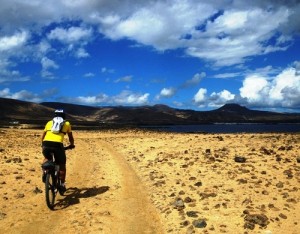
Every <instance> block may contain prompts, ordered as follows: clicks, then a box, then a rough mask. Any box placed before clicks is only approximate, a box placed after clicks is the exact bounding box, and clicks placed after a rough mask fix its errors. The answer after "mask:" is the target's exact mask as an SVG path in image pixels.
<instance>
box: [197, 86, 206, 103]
mask: <svg viewBox="0 0 300 234" xmlns="http://www.w3.org/2000/svg"><path fill="white" fill-rule="evenodd" d="M206 93H207V90H206V89H204V88H200V89H199V90H198V92H197V93H196V94H195V96H194V102H195V103H196V104H197V105H199V104H200V105H201V104H204V103H205V102H206Z"/></svg>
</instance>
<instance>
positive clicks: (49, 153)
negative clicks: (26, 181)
mask: <svg viewBox="0 0 300 234" xmlns="http://www.w3.org/2000/svg"><path fill="white" fill-rule="evenodd" d="M42 153H43V155H44V161H43V162H42V165H43V164H44V163H45V162H47V161H52V160H53V149H52V148H49V147H46V146H44V145H43V148H42ZM45 180H46V171H44V169H43V168H42V181H43V182H44V183H45Z"/></svg>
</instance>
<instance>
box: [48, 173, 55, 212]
mask: <svg viewBox="0 0 300 234" xmlns="http://www.w3.org/2000/svg"><path fill="white" fill-rule="evenodd" d="M55 178H56V177H55V175H53V174H51V173H47V176H46V182H45V191H46V203H47V206H48V207H49V209H51V210H53V208H54V203H55V195H56V191H55V190H56V179H55Z"/></svg>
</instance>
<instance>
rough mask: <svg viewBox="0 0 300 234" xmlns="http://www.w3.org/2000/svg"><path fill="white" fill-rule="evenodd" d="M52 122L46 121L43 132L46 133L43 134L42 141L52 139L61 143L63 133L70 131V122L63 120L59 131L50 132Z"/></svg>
mask: <svg viewBox="0 0 300 234" xmlns="http://www.w3.org/2000/svg"><path fill="white" fill-rule="evenodd" d="M52 124H53V121H52V120H50V121H48V122H47V124H46V126H45V129H44V132H46V135H45V137H44V139H43V141H53V142H60V143H63V141H64V136H65V134H66V133H69V132H71V131H72V130H71V124H70V122H69V121H65V123H64V125H63V127H62V129H61V131H60V132H59V133H53V132H51V128H52Z"/></svg>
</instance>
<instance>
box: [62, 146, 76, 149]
mask: <svg viewBox="0 0 300 234" xmlns="http://www.w3.org/2000/svg"><path fill="white" fill-rule="evenodd" d="M74 148H75V145H68V146H65V147H64V149H65V150H69V149H74Z"/></svg>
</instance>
